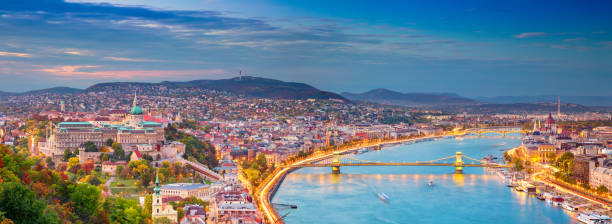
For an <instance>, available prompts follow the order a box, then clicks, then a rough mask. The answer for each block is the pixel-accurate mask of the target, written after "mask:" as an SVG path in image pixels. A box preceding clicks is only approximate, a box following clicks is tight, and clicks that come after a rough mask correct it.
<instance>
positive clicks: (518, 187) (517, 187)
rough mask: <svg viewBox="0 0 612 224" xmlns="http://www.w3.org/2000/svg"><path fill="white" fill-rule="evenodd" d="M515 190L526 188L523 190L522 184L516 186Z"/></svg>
mask: <svg viewBox="0 0 612 224" xmlns="http://www.w3.org/2000/svg"><path fill="white" fill-rule="evenodd" d="M514 190H516V191H524V190H523V187H521V185H519V186H516V187H515V188H514Z"/></svg>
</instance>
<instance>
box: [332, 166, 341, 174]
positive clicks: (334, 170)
mask: <svg viewBox="0 0 612 224" xmlns="http://www.w3.org/2000/svg"><path fill="white" fill-rule="evenodd" d="M332 174H340V166H332Z"/></svg>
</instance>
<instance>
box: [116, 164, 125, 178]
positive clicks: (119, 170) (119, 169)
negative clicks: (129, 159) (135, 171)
mask: <svg viewBox="0 0 612 224" xmlns="http://www.w3.org/2000/svg"><path fill="white" fill-rule="evenodd" d="M123 169H124V167H123V166H117V169H115V176H121V172H122V171H123Z"/></svg>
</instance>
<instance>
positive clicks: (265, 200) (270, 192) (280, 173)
mask: <svg viewBox="0 0 612 224" xmlns="http://www.w3.org/2000/svg"><path fill="white" fill-rule="evenodd" d="M462 135H464V134H445V135H434V136H425V137H417V138H406V139H399V140H398V139H390V140H384V141H383V140H377V141H373V142H368V143H362V144H359V145H355V146H351V147H349V148H346V149H341V150H338V151H336V152H338V153H341V154H342V153H347V152H350V151H354V150H358V149H362V148H367V147H373V146H378V145H388V144H401V143H405V142H410V141H421V140H426V139H435V138H445V137H457V136H462ZM333 155H334V151H330V152H325V153H316V154H314V155H312V156H311V157H309V158H305V159H303V160H300V161H296V162H294V163H292V164H290V165H301V164H305V163H313V162H317V161H319V160H323V159H326V158H329V157H331V156H333ZM293 170H295V168H287V167H280V168H277V169H276V170H275V171H274V173H273V174H272V175H270V177H268V178H266V180H264V183H262V186H263V187H261V188H260V191H259V192H257V193H256V195H257V200H258V205H259V207H260V208H261V210H262V212H263V213H264V217H265V218H266V220H268V223H284V221H283V220H282V217H281V216H280V215H279V214H278V212H277V211H276V209H275V208H273V207H272V204H271V202H270V201H271V198H272V197H273V196H274V193H275V192H276V190H277V189H278V186H279V185H280V184H281V183H282V180H283V179H284V178H285V176H286V175H287V174H288V173H290V172H291V171H293Z"/></svg>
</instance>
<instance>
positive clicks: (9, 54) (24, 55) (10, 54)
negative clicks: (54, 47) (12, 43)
mask: <svg viewBox="0 0 612 224" xmlns="http://www.w3.org/2000/svg"><path fill="white" fill-rule="evenodd" d="M0 56H4V57H18V58H29V57H32V55H31V54H28V53H18V52H6V51H0Z"/></svg>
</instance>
